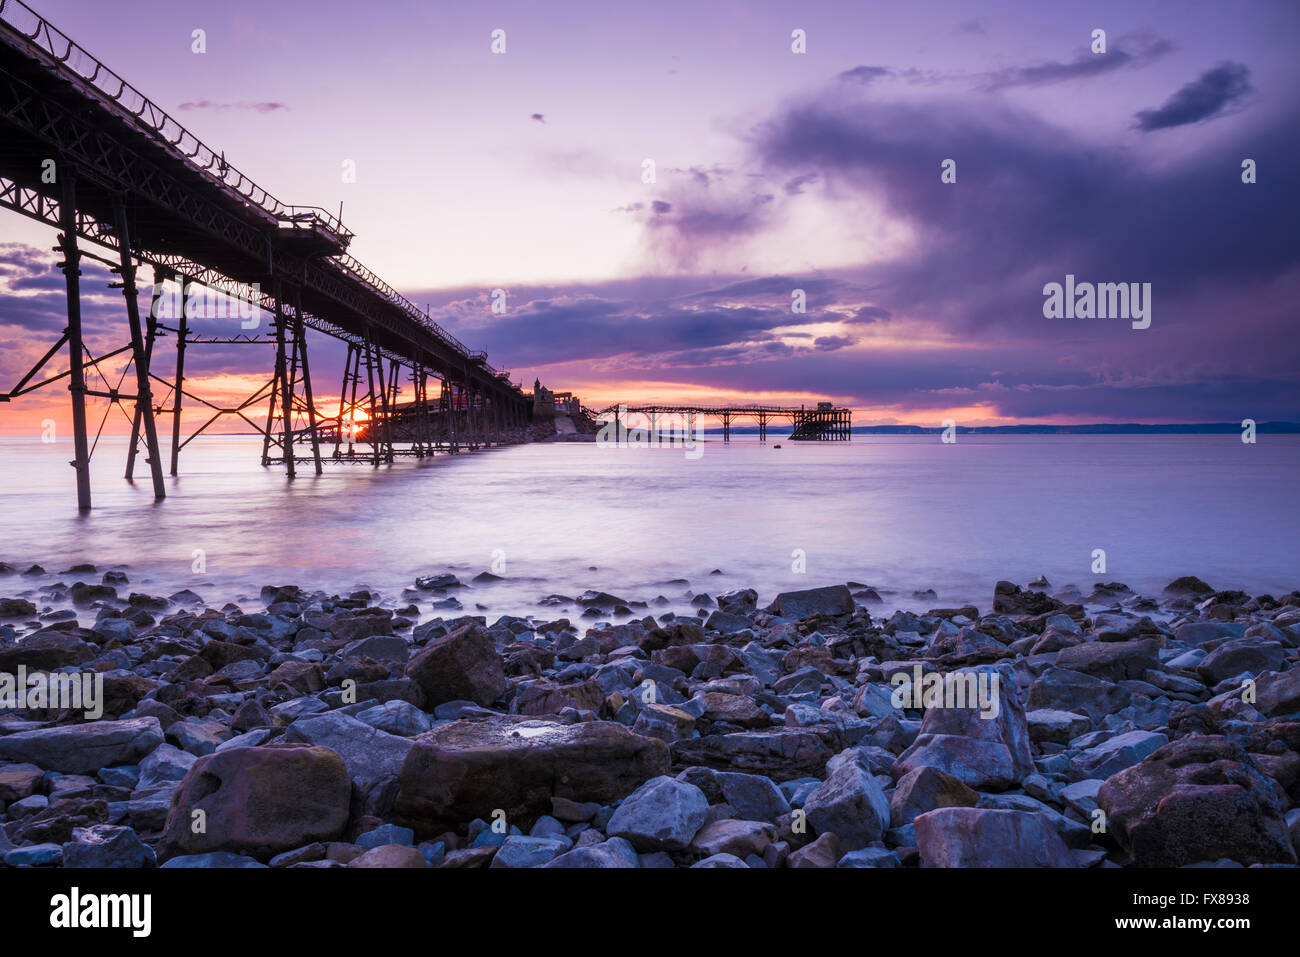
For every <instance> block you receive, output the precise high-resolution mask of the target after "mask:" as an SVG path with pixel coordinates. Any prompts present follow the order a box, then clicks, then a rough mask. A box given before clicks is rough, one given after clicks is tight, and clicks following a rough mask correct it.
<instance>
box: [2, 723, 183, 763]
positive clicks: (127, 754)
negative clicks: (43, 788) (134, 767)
mask: <svg viewBox="0 0 1300 957" xmlns="http://www.w3.org/2000/svg"><path fill="white" fill-rule="evenodd" d="M162 743H163V731H162V725H160V724H159V723H158V719H157V718H128V719H126V720H124V721H90V722H87V723H86V724H67V725H56V726H54V727H49V728H38V729H36V730H34V731H20V732H18V733H17V734H10V735H6V736H5V737H0V760H3V761H14V762H25V763H29V764H35V765H37V766H38V767H42V768H45V769H46V770H47V771H58V772H59V773H61V774H93V773H95V772H96V771H98V770H99V769H100V768H107V767H112V766H113V765H115V764H138V763H139V762H140V759H141V758H143V757H145V756H146V755H148V754H149V753H150V752H151V751H153V749H154V748H156V747H158V745H160V744H162Z"/></svg>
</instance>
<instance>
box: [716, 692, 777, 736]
mask: <svg viewBox="0 0 1300 957" xmlns="http://www.w3.org/2000/svg"><path fill="white" fill-rule="evenodd" d="M700 698H701V700H702V701H703V702H704V713H703V714H702V715H700V717H701V718H703V719H704V720H706V721H725V722H727V723H728V724H734V725H737V726H738V727H741V728H766V727H767V726H768V725H769V724H771V723H772V718H771V715H769V714H768V713H767V712H766V711H764V710H763V709H762V708H760V707H759V706H758V705H757V704H755V703H754V700H753V699H752V698H750V697H749V696H748V695H743V694H725V693H723V692H720V691H706V692H704V693H703V694H702V695H700Z"/></svg>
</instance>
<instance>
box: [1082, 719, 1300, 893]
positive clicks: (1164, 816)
mask: <svg viewBox="0 0 1300 957" xmlns="http://www.w3.org/2000/svg"><path fill="white" fill-rule="evenodd" d="M1286 801H1287V799H1286V796H1285V794H1284V793H1283V792H1282V789H1281V787H1280V786H1279V785H1278V784H1277V783H1276V782H1275V781H1273V780H1272V779H1271V778H1268V777H1266V776H1265V775H1263V774H1261V773H1260V772H1259V770H1258V769H1257V768H1256V767H1255V765H1254V762H1253V761H1252V760H1251V758H1250V756H1249V755H1248V754H1247V753H1246V752H1245V751H1244V750H1243V749H1242V748H1241V747H1240V746H1239V745H1237V744H1235V743H1234V742H1232V741H1230V740H1229V739H1228V738H1225V737H1222V736H1219V735H1193V736H1190V737H1186V738H1180V739H1179V740H1177V741H1172V742H1170V743H1169V744H1167V745H1165V746H1164V747H1162V748H1160V749H1159V750H1157V751H1156V752H1155V753H1153V754H1151V755H1150V756H1149V757H1147V758H1146V759H1145V760H1144V761H1142V763H1140V764H1138V765H1136V766H1134V767H1131V768H1128V769H1127V770H1124V771H1120V772H1119V773H1118V774H1116V775H1114V776H1113V777H1110V778H1108V779H1107V780H1106V782H1105V783H1104V784H1103V785H1102V786H1101V789H1100V790H1099V792H1098V794H1097V803H1098V804H1099V805H1100V806H1101V807H1102V809H1103V810H1104V811H1105V812H1106V814H1107V816H1108V818H1109V820H1110V825H1111V828H1112V831H1113V833H1114V835H1115V837H1116V839H1117V840H1118V841H1119V842H1120V844H1121V845H1122V846H1123V847H1124V848H1125V849H1127V850H1128V851H1129V852H1130V853H1131V854H1132V857H1133V862H1134V863H1135V864H1137V865H1138V866H1140V867H1181V866H1183V865H1186V864H1192V863H1195V862H1197V861H1214V860H1218V859H1220V858H1229V859H1231V860H1233V861H1236V862H1238V863H1241V864H1256V863H1281V864H1294V863H1295V862H1296V855H1295V850H1294V848H1293V847H1292V845H1291V839H1290V836H1289V835H1288V833H1287V827H1286V820H1285V818H1284V815H1283V810H1284V808H1285V807H1286Z"/></svg>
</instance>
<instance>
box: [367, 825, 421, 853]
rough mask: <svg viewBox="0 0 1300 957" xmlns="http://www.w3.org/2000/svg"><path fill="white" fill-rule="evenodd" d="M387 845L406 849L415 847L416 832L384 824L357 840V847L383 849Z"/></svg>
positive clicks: (407, 828)
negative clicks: (399, 845)
mask: <svg viewBox="0 0 1300 957" xmlns="http://www.w3.org/2000/svg"><path fill="white" fill-rule="evenodd" d="M385 844H401V845H402V846H404V847H414V846H415V832H414V831H412V830H411V829H410V828H409V827H398V826H397V825H396V824H383V825H380V826H379V827H377V828H375V829H374V830H373V831H366V832H365V833H364V834H362V835H361V836H360V837H358V838H357V839H356V845H357V847H364V848H366V849H373V848H376V847H383V846H384V845H385Z"/></svg>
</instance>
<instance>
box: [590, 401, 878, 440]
mask: <svg viewBox="0 0 1300 957" xmlns="http://www.w3.org/2000/svg"><path fill="white" fill-rule="evenodd" d="M631 413H636V414H639V415H643V416H646V417H648V418H649V420H650V430H651V432H653V431H654V430H655V422H656V419H657V417H658V416H660V415H663V416H691V417H694V416H706V417H710V418H715V419H717V420H719V421H720V422H721V423H722V440H723V441H724V442H730V441H731V426H732V423H733V422H734V421H739V420H744V419H751V420H753V421H755V422H757V423H758V440H759V441H760V442H766V441H767V427H768V424H769V423H771V422H783V421H784V422H789V423H790V424H791V425H792V426H793V431H792V432H791V434H790V439H791V441H794V442H847V441H849V437H850V435H851V433H852V429H853V411H852V410H851V409H845V408H838V407H836V406H835V405H834V403H831V402H818V403H817V405H816V406H814V407H811V408H810V407H808V406H806V405H801V406H798V407H794V406H790V407H783V406H770V405H729V406H710V405H655V404H639V405H628V404H626V403H621V404H619V405H611V406H610V407H609V408H607V409H603V410H601V411H600V412H599V413H597V415H598V416H600V417H605V416H611V415H612V416H613V417H614V422H615V425H616V426H617V425H618V419H619V417H620V416H626V415H628V414H631Z"/></svg>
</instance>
